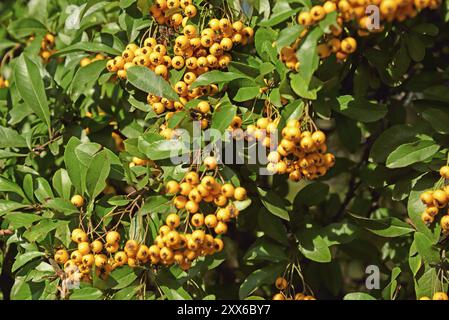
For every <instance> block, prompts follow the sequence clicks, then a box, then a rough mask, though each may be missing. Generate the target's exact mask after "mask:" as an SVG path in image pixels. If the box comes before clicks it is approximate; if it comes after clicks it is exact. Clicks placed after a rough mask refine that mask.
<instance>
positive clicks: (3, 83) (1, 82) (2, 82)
mask: <svg viewBox="0 0 449 320" xmlns="http://www.w3.org/2000/svg"><path fill="white" fill-rule="evenodd" d="M8 87H9V81H8V80H7V79H5V78H3V77H1V76H0V89H1V88H8Z"/></svg>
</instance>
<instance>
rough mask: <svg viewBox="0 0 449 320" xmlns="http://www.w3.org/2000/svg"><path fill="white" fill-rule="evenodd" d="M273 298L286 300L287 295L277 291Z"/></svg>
mask: <svg viewBox="0 0 449 320" xmlns="http://www.w3.org/2000/svg"><path fill="white" fill-rule="evenodd" d="M273 300H285V297H284V295H283V294H282V293H276V294H275V295H274V296H273Z"/></svg>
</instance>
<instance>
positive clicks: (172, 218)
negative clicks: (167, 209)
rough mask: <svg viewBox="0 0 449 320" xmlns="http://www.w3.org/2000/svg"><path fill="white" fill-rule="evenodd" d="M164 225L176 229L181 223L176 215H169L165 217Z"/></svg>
mask: <svg viewBox="0 0 449 320" xmlns="http://www.w3.org/2000/svg"><path fill="white" fill-rule="evenodd" d="M165 223H166V224H167V225H168V226H170V227H171V228H177V227H178V226H179V224H180V223H181V219H180V217H179V215H177V214H176V213H171V214H169V215H168V216H167V218H166V220H165Z"/></svg>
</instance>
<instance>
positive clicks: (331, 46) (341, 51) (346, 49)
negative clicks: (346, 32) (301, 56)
mask: <svg viewBox="0 0 449 320" xmlns="http://www.w3.org/2000/svg"><path fill="white" fill-rule="evenodd" d="M306 34H307V29H305V30H304V31H303V32H302V33H301V35H300V36H299V37H298V38H297V39H296V41H295V42H294V43H293V44H292V45H291V46H287V47H284V48H282V49H281V52H280V54H279V59H281V61H282V62H284V63H285V65H286V66H287V68H289V69H291V70H296V71H298V70H299V68H300V65H301V63H300V62H299V61H298V58H297V57H296V50H297V49H298V47H299V45H300V43H301V41H302V39H303V37H304V36H305V35H306ZM356 49H357V41H356V40H355V39H354V38H353V37H345V38H343V39H339V38H336V37H330V38H329V39H328V40H325V41H324V42H323V43H320V44H319V45H318V46H317V53H318V56H319V57H320V59H325V58H327V57H329V56H330V55H331V54H333V53H334V54H335V56H336V58H337V59H338V60H341V61H342V60H345V59H346V58H347V56H348V55H349V54H351V53H353V52H354V51H355V50H356Z"/></svg>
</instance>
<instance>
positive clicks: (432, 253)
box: [415, 232, 440, 264]
mask: <svg viewBox="0 0 449 320" xmlns="http://www.w3.org/2000/svg"><path fill="white" fill-rule="evenodd" d="M415 245H416V249H417V250H418V253H419V255H420V256H421V257H422V258H423V259H424V261H425V262H427V263H429V264H437V263H439V262H440V254H439V251H438V249H437V248H436V247H435V246H434V245H433V243H432V240H431V239H429V238H428V237H427V236H426V235H425V234H423V233H421V232H415Z"/></svg>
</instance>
